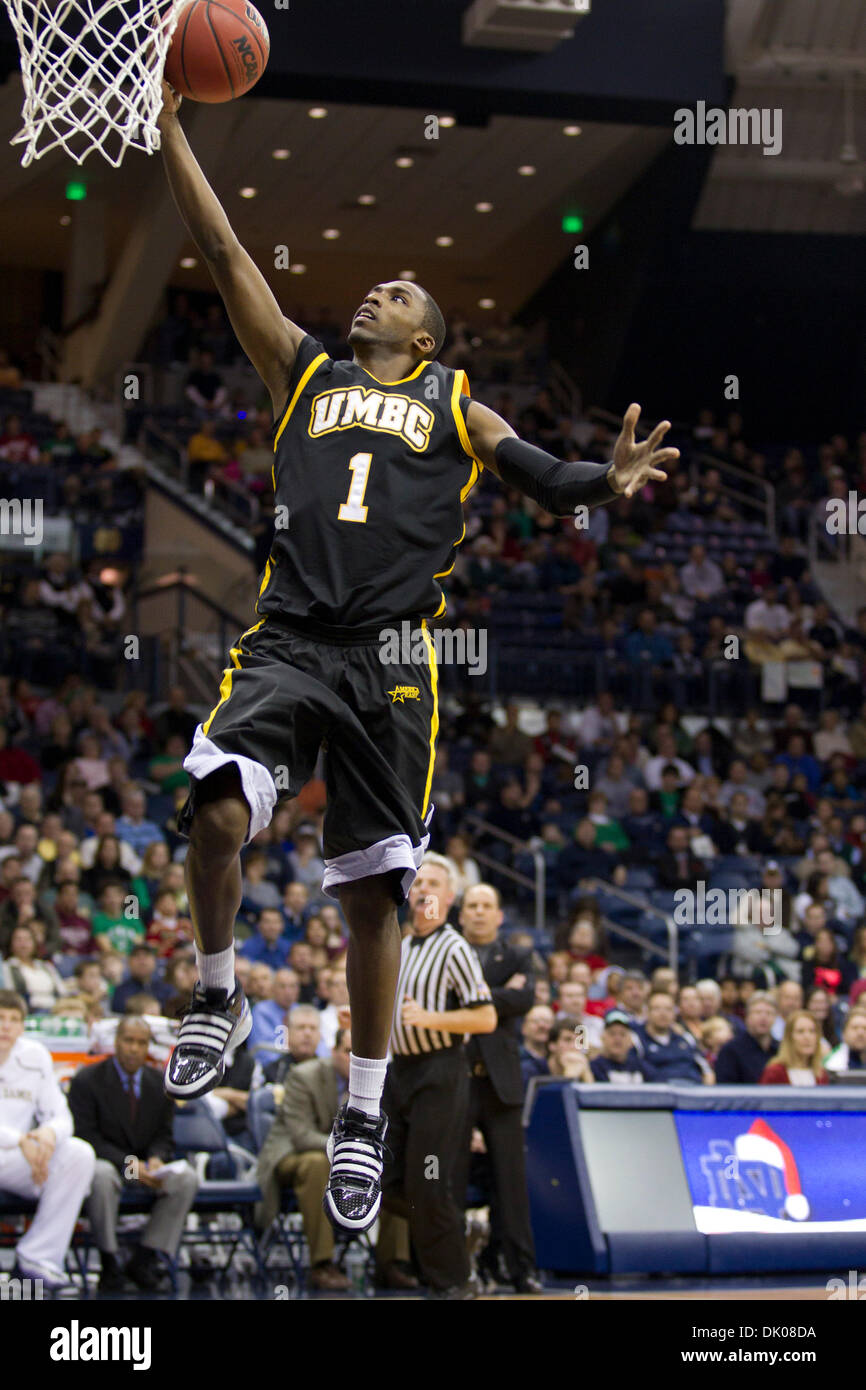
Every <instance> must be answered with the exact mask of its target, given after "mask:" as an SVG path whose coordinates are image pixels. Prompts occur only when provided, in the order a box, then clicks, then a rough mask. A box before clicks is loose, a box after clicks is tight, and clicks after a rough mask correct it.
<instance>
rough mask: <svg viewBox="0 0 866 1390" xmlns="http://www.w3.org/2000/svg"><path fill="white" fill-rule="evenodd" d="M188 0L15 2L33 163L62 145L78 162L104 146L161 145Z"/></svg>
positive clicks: (16, 139)
mask: <svg viewBox="0 0 866 1390" xmlns="http://www.w3.org/2000/svg"><path fill="white" fill-rule="evenodd" d="M184 3H185V0H5V4H6V8H7V10H8V11H9V17H10V19H11V21H12V25H13V27H14V29H15V35H16V38H17V39H18V47H19V49H20V52H21V76H22V78H23V80H24V105H23V107H22V110H21V118H22V121H23V125H22V128H21V130H19V132H18V134H17V135H15V136H13V138H12V140H11V141H10V144H12V145H16V144H21V143H25V142H26V149H25V151H24V154H23V155H22V157H21V163H22V165H23V166H24V167H25V168H26V167H27V165H28V164H30V163H31V161H32V160H34V159H41V158H42V156H43V155H45V154H48V152H49V150H53V149H55V148H56V147H57V146H59V145H61V146H62V147H63V148H64V149H65V150H66V152H67V154H68V155H70V156H71V158H72V159H74V160H75V162H76V163H77V164H81V163H83V161H84V160H85V159H86V158H87V156H88V155H89V154H92V152H93V151H94V150H97V151H98V152H99V153H100V154H101V155H102V156H103V157H104V158H105V159H107V160H108V162H109V164H113V165H114V167H115V168H117V167H118V165H119V164H120V162H121V160H122V159H123V156H124V154H125V153H126V150H127V148H128V147H129V146H130V145H131V146H133V148H134V149H138V150H143V151H144V152H145V154H153V152H154V151H155V150H158V149H159V145H160V133H159V130H158V129H157V125H156V121H157V117H158V116H159V114H160V112H161V111H162V70H163V67H164V66H165V57H166V53H167V52H168V46H169V43H170V42H171V36H172V34H173V33H174V30H175V28H176V26H177V20H178V16H179V14H180V12H181V10H182V9H183V8H184Z"/></svg>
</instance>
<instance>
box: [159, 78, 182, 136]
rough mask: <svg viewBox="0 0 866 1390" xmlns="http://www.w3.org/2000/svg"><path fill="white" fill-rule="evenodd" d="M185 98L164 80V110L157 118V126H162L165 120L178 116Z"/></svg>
mask: <svg viewBox="0 0 866 1390" xmlns="http://www.w3.org/2000/svg"><path fill="white" fill-rule="evenodd" d="M182 101H183V97H182V96H180V95H179V93H177V92H176V91H175V90H174V87H172V86H171V85H170V84H169V83H168V82H166V80H165V78H163V79H162V110H161V111H160V113H159V116H158V118H157V125H161V124H162V122H163V121H164V120H169V119H171V117H172V116H176V115H177V113H178V108H179V107H180V104H181V102H182Z"/></svg>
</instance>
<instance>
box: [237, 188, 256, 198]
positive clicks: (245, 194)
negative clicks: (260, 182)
mask: <svg viewBox="0 0 866 1390" xmlns="http://www.w3.org/2000/svg"><path fill="white" fill-rule="evenodd" d="M238 191H239V192H240V195H241V197H242V198H255V196H256V194H257V193H258V191H259V190H258V189H257V188H241V189H239V190H238Z"/></svg>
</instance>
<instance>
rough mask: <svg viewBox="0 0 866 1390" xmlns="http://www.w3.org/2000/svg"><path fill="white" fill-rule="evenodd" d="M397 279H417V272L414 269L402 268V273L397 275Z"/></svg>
mask: <svg viewBox="0 0 866 1390" xmlns="http://www.w3.org/2000/svg"><path fill="white" fill-rule="evenodd" d="M397 279H398V280H414V279H415V272H414V270H401V271H400V274H399V275H398V276H397Z"/></svg>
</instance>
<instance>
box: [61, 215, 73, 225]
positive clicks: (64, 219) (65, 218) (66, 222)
mask: <svg viewBox="0 0 866 1390" xmlns="http://www.w3.org/2000/svg"><path fill="white" fill-rule="evenodd" d="M71 221H72V218H71V217H70V216H69V213H68V212H65V213H64V214H63V216H62V217H61V219H60V225H61V227H68V226H69V224H70V222H71Z"/></svg>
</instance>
